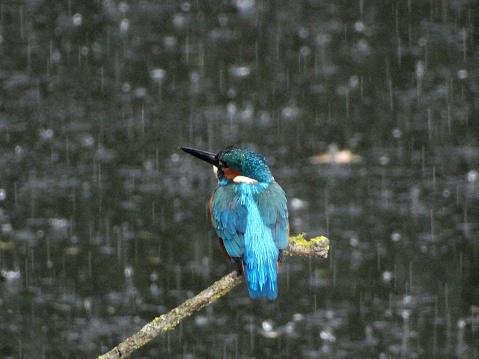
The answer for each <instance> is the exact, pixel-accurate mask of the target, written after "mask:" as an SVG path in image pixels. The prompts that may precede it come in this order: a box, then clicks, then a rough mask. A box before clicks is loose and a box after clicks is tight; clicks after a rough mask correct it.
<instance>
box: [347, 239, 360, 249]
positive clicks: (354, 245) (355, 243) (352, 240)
mask: <svg viewBox="0 0 479 359" xmlns="http://www.w3.org/2000/svg"><path fill="white" fill-rule="evenodd" d="M349 244H350V245H351V247H357V246H358V244H359V239H358V238H357V237H351V238H350V239H349Z"/></svg>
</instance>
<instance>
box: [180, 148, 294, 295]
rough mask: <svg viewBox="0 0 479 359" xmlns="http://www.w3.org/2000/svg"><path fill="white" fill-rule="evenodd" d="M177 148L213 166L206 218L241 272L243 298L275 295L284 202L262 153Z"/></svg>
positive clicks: (285, 227)
mask: <svg viewBox="0 0 479 359" xmlns="http://www.w3.org/2000/svg"><path fill="white" fill-rule="evenodd" d="M181 149H182V150H183V151H185V152H186V153H188V154H190V155H192V156H194V157H196V158H199V159H201V160H203V161H206V162H208V163H210V164H212V165H213V170H214V172H215V174H216V177H217V179H218V185H217V187H216V189H215V190H214V191H213V193H212V195H211V197H210V200H209V206H208V207H209V211H210V218H211V222H212V225H213V227H214V229H215V231H216V234H217V235H218V239H219V243H220V247H221V249H222V250H223V252H224V253H225V255H226V256H227V257H229V259H230V260H231V261H232V263H233V264H234V265H235V267H236V270H237V272H238V274H240V275H243V276H244V278H245V281H246V286H247V288H248V293H249V297H250V298H252V299H258V298H266V299H269V300H274V299H276V298H277V296H278V274H277V273H278V269H279V264H280V263H281V262H282V260H283V251H284V250H285V249H286V247H287V246H288V238H289V222H288V206H287V199H286V194H285V192H284V191H283V189H282V188H281V186H280V185H279V184H278V183H277V182H276V181H275V179H274V177H273V175H272V174H271V170H270V169H269V167H268V164H267V161H266V159H265V157H264V156H263V155H261V154H259V153H257V152H254V151H251V150H249V149H246V148H240V147H235V146H229V147H226V148H224V149H222V150H221V151H219V152H217V153H213V152H209V151H204V150H200V149H196V148H191V147H181Z"/></svg>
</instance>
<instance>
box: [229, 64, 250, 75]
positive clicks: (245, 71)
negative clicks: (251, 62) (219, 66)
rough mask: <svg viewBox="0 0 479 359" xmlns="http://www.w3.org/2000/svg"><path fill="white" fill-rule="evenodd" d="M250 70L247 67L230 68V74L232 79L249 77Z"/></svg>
mask: <svg viewBox="0 0 479 359" xmlns="http://www.w3.org/2000/svg"><path fill="white" fill-rule="evenodd" d="M250 73H251V69H250V68H249V66H231V67H230V74H231V75H232V76H234V77H238V78H244V77H247V76H249V74H250Z"/></svg>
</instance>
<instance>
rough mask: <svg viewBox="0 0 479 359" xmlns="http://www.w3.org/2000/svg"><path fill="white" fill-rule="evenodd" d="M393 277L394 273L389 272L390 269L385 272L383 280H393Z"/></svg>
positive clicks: (386, 281)
mask: <svg viewBox="0 0 479 359" xmlns="http://www.w3.org/2000/svg"><path fill="white" fill-rule="evenodd" d="M392 278H393V275H392V273H391V272H389V271H385V272H383V281H384V282H385V283H389V282H391V279H392Z"/></svg>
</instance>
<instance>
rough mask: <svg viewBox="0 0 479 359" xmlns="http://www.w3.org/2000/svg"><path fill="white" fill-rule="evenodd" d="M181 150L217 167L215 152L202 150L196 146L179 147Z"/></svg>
mask: <svg viewBox="0 0 479 359" xmlns="http://www.w3.org/2000/svg"><path fill="white" fill-rule="evenodd" d="M181 149H182V150H183V151H185V152H186V153H189V154H190V155H192V156H195V157H196V158H199V159H200V160H203V161H206V162H208V163H211V164H212V165H213V166H216V167H219V161H218V159H217V158H216V154H215V153H212V152H208V151H203V150H197V149H196V148H191V147H181Z"/></svg>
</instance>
